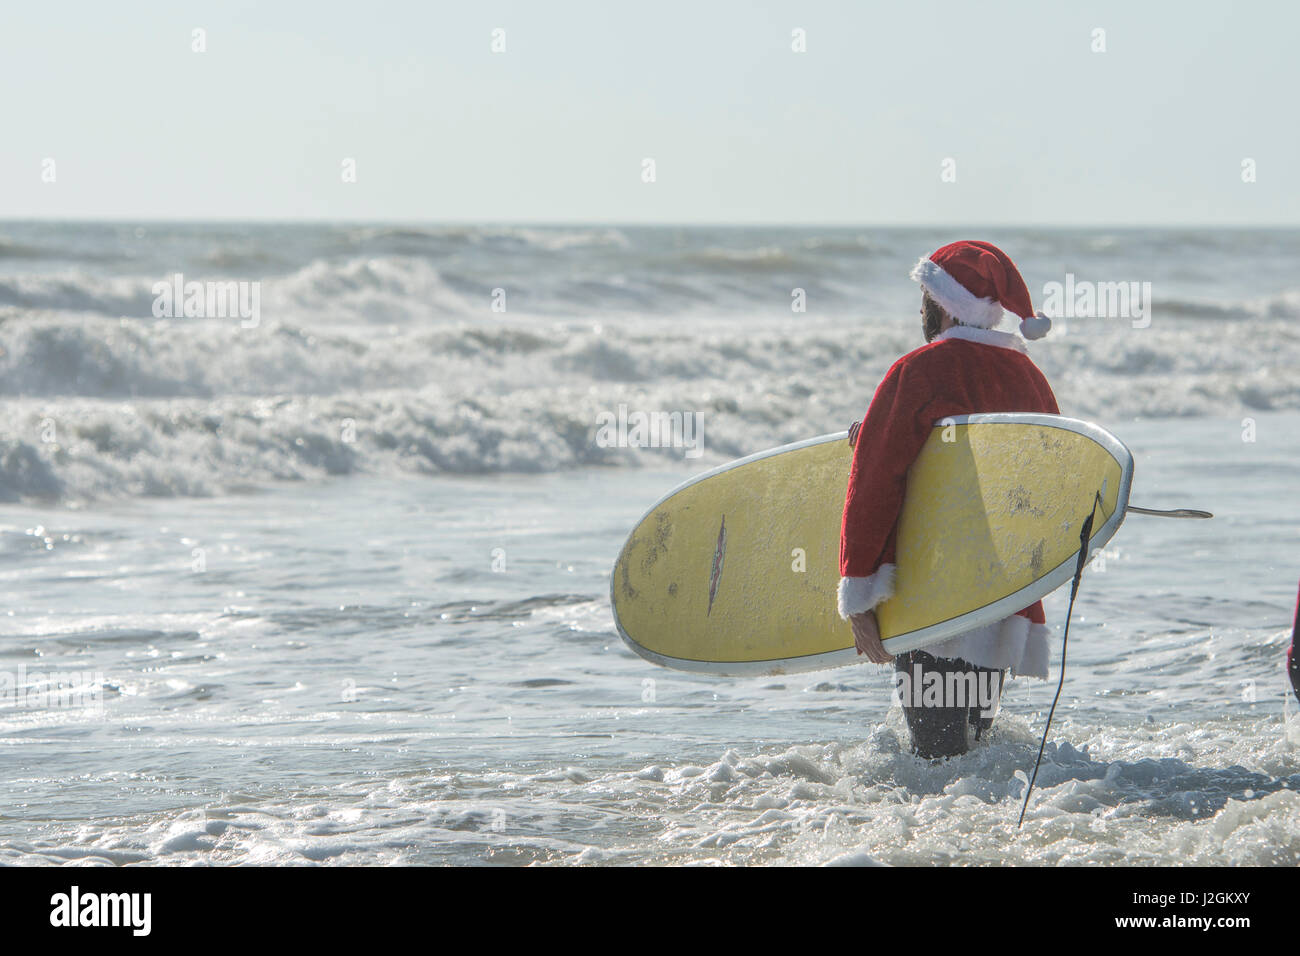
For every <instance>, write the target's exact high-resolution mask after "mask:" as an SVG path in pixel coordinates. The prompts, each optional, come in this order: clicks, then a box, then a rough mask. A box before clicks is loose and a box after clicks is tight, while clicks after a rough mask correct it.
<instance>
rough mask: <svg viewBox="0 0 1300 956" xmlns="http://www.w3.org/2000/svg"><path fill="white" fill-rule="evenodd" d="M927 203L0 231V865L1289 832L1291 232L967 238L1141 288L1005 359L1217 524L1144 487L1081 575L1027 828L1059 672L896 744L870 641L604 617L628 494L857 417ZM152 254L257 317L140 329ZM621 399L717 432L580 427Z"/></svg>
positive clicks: (1279, 850) (852, 847)
mask: <svg viewBox="0 0 1300 956" xmlns="http://www.w3.org/2000/svg"><path fill="white" fill-rule="evenodd" d="M952 238H956V236H953V235H951V234H948V233H945V232H943V231H940V230H868V229H862V230H852V229H837V230H830V229H779V228H770V229H705V228H692V229H685V228H683V229H646V228H642V229H636V228H616V227H604V226H602V227H593V228H576V227H565V228H558V227H557V228H541V227H536V228H534V227H530V228H510V227H499V228H488V227H421V228H414V227H400V228H399V227H385V226H353V225H349V226H338V227H325V226H296V227H287V226H236V225H223V226H215V225H188V226H163V225H156V224H120V225H115V224H97V225H76V224H57V225H49V224H21V223H7V224H3V225H0V407H2V408H3V414H2V415H0V582H3V590H2V591H0V593H2V594H3V604H2V605H0V761H3V765H4V768H5V773H4V774H3V775H0V862H4V863H54V864H58V863H91V864H94V863H100V864H125V863H135V862H150V863H176V864H189V863H196V862H198V863H204V862H210V863H287V864H310V863H325V864H349V863H398V864H419V863H457V864H468V863H502V864H528V863H533V864H572V863H610V864H633V863H640V864H646V863H652V864H653V863H690V864H717V863H722V864H738V863H770V864H780V863H799V864H820V863H884V864H910V863H944V864H948V863H954V864H985V863H988V864H1000V863H1008V862H1012V863H1021V862H1023V863H1036V864H1056V863H1068V864H1096V863H1101V864H1120V863H1123V864H1150V863H1175V864H1178V863H1208V864H1223V865H1240V864H1278V865H1295V864H1296V863H1297V862H1300V795H1298V794H1297V790H1300V749H1297V748H1300V717H1296V716H1295V712H1296V707H1295V706H1294V701H1292V702H1291V708H1290V709H1291V714H1292V718H1293V720H1292V727H1291V730H1290V735H1289V736H1288V728H1287V725H1286V723H1285V706H1286V705H1285V701H1286V698H1285V695H1284V687H1285V678H1284V675H1283V671H1282V661H1283V655H1284V652H1285V646H1286V643H1287V640H1288V639H1289V626H1290V620H1291V614H1292V610H1293V601H1294V595H1295V585H1296V580H1297V578H1298V577H1300V560H1298V559H1297V557H1296V554H1297V547H1296V545H1297V535H1296V529H1297V527H1298V526H1300V524H1298V519H1300V504H1298V503H1297V496H1296V494H1295V490H1296V477H1295V476H1296V475H1297V474H1300V449H1298V448H1297V442H1296V440H1295V439H1296V435H1297V434H1298V433H1300V373H1298V372H1297V371H1296V369H1297V368H1300V364H1298V363H1297V359H1298V358H1300V354H1298V353H1300V338H1298V337H1297V334H1296V331H1295V328H1294V323H1295V320H1296V318H1297V317H1300V280H1297V279H1296V278H1295V273H1294V266H1295V263H1296V262H1297V261H1300V232H1297V231H1259V232H1250V231H1239V232H1235V233H1224V234H1208V233H1204V232H1196V231H1186V230H1126V231H1115V232H1106V231H1103V230H1087V231H1078V230H1074V231H1065V230H1062V231H1042V230H1032V231H1029V230H1022V231H1015V230H1001V231H997V232H995V233H991V234H989V235H988V236H987V238H990V239H991V240H993V241H995V242H997V243H999V244H1000V245H1002V246H1003V248H1005V249H1007V250H1008V251H1009V252H1010V253H1011V254H1012V256H1013V257H1014V258H1015V259H1016V260H1017V262H1018V263H1019V265H1020V266H1021V269H1022V271H1023V272H1024V273H1025V275H1026V278H1027V279H1028V281H1029V284H1030V288H1031V291H1032V292H1033V293H1034V296H1035V299H1036V300H1038V299H1040V298H1041V297H1042V295H1043V284H1044V283H1046V282H1049V281H1064V279H1065V276H1066V275H1067V274H1071V275H1073V276H1074V277H1076V279H1077V280H1079V281H1085V282H1087V281H1092V282H1112V281H1138V282H1150V283H1151V290H1152V298H1151V302H1150V313H1149V323H1146V320H1145V319H1138V320H1133V319H1130V318H1124V317H1110V318H1086V317H1067V318H1065V319H1063V320H1061V321H1058V325H1057V328H1056V330H1054V332H1053V334H1052V335H1051V336H1049V337H1048V338H1047V339H1046V340H1044V341H1043V342H1040V343H1035V344H1032V345H1031V347H1030V348H1031V354H1032V356H1033V357H1034V359H1035V361H1037V362H1038V363H1039V364H1040V366H1041V367H1042V368H1043V369H1044V371H1045V372H1046V373H1047V375H1048V377H1049V379H1050V380H1051V381H1052V383H1053V386H1054V388H1055V389H1056V392H1057V395H1058V398H1059V400H1060V404H1061V406H1062V410H1063V411H1064V412H1065V413H1066V414H1071V415H1075V416H1077V417H1082V418H1088V419H1091V420H1094V421H1097V422H1098V423H1100V424H1102V425H1103V426H1105V427H1107V428H1109V429H1110V430H1112V431H1114V432H1115V433H1116V434H1117V435H1119V436H1120V437H1121V438H1122V439H1123V440H1124V441H1125V442H1126V443H1127V444H1129V446H1130V448H1132V450H1133V452H1134V455H1135V458H1136V472H1135V480H1134V486H1133V502H1134V503H1135V504H1141V505H1147V506H1151V507H1156V508H1172V507H1198V508H1204V509H1208V510H1210V511H1213V512H1215V514H1216V517H1215V519H1214V520H1213V521H1208V522H1194V521H1175V520H1166V519H1158V518H1148V517H1143V516H1137V515H1135V516H1131V517H1130V518H1129V519H1128V520H1127V521H1126V523H1125V525H1124V526H1123V527H1122V528H1121V529H1120V531H1119V533H1118V534H1117V536H1116V537H1115V539H1114V540H1113V542H1112V544H1111V546H1110V547H1109V548H1108V549H1107V553H1106V555H1105V558H1104V562H1098V563H1096V564H1095V565H1094V566H1093V567H1092V568H1090V570H1089V571H1088V572H1087V573H1086V574H1085V578H1084V583H1083V587H1082V589H1081V591H1080V596H1079V600H1078V603H1077V605H1076V607H1075V612H1074V613H1075V616H1074V623H1073V624H1072V626H1071V642H1070V654H1069V668H1068V671H1067V675H1066V682H1065V691H1064V694H1063V696H1062V703H1061V706H1060V708H1058V710H1057V715H1056V719H1055V721H1054V723H1053V727H1052V734H1051V738H1050V741H1049V744H1048V748H1047V754H1046V756H1045V758H1044V765H1043V769H1042V771H1041V772H1040V774H1039V778H1038V783H1037V787H1036V790H1035V795H1034V799H1033V802H1032V804H1031V806H1030V810H1029V813H1028V815H1027V818H1026V822H1025V826H1024V828H1023V829H1022V830H1020V831H1019V832H1017V831H1016V829H1015V819H1016V815H1017V814H1018V812H1019V805H1020V799H1021V797H1022V795H1023V792H1024V787H1025V782H1026V777H1027V774H1028V772H1029V770H1030V769H1031V767H1032V763H1033V758H1034V755H1035V753H1036V751H1037V745H1038V735H1039V733H1040V732H1041V730H1042V725H1043V720H1044V718H1045V715H1046V710H1047V707H1048V706H1049V704H1050V700H1051V693H1052V691H1053V690H1054V682H1053V683H1052V684H1048V683H1044V682H1039V681H1013V682H1011V683H1010V684H1009V686H1008V689H1007V692H1006V695H1005V697H1004V706H1003V711H1002V714H1001V716H1000V717H999V718H998V723H997V726H996V729H995V732H994V734H993V735H992V737H991V739H990V740H989V741H988V742H987V743H985V744H983V745H981V746H979V747H977V748H976V749H975V750H974V751H972V752H971V753H970V754H968V755H967V756H965V757H962V758H958V759H955V760H951V761H946V762H938V763H933V764H931V763H927V762H923V761H919V760H916V759H915V758H913V757H911V756H909V755H908V754H907V753H906V732H905V729H904V727H903V722H902V717H901V713H900V712H899V710H898V709H897V708H896V707H893V706H892V705H891V700H890V697H891V694H890V691H891V688H892V682H891V680H890V675H889V673H888V672H887V671H886V670H884V669H878V668H876V667H874V666H872V665H867V664H864V665H859V666H854V667H846V668H841V669H837V670H831V671H824V672H820V673H814V674H805V675H798V676H796V677H782V678H767V679H757V680H736V679H725V680H711V679H707V678H703V677H700V676H695V675H688V674H684V673H677V672H673V671H668V670H663V669H660V668H656V667H654V666H652V665H650V664H648V663H646V662H644V661H642V660H641V659H640V658H638V657H636V656H635V655H633V654H632V653H631V652H630V651H628V650H627V649H626V648H625V647H624V646H623V644H622V642H621V641H620V639H619V638H618V636H617V634H616V632H615V629H614V626H613V622H612V620H611V617H610V610H609V602H608V573H609V569H610V566H611V565H612V563H613V560H614V558H615V556H616V554H617V552H618V549H619V547H620V546H621V545H622V542H623V540H624V538H625V536H626V534H627V532H628V531H629V530H630V528H631V526H632V524H633V523H634V522H635V521H636V519H637V518H638V517H639V516H640V515H641V514H642V512H643V511H644V510H645V508H646V507H647V506H648V505H649V504H650V503H651V502H653V501H654V500H655V499H656V498H658V497H659V496H661V495H662V494H663V493H665V492H666V491H667V490H669V489H670V488H671V487H673V486H674V485H675V484H677V483H679V482H680V481H682V480H684V479H685V478H686V477H688V476H689V475H690V474H692V473H693V472H696V471H699V470H702V469H703V468H706V467H709V466H711V465H713V464H716V463H718V462H720V461H724V460H726V459H729V458H732V457H737V456H740V455H744V454H748V453H751V452H753V451H757V450H760V449H763V448H767V447H771V446H773V445H777V444H781V443H783V442H787V441H792V440H797V439H799V438H805V437H809V436H812V435H816V434H821V433H825V432H830V431H836V430H840V429H842V428H844V427H846V426H847V425H848V424H849V422H851V421H853V420H855V419H856V418H859V417H860V416H861V414H862V412H863V410H864V409H865V407H866V404H867V402H868V401H869V399H870V396H871V392H872V389H873V388H874V386H875V384H876V382H877V381H878V380H879V378H880V376H881V375H882V374H883V372H884V370H885V369H886V368H887V367H888V365H889V364H890V363H891V362H892V361H893V360H894V359H895V358H896V357H897V356H898V355H900V354H902V353H903V352H904V351H906V350H908V349H910V348H913V347H915V346H916V345H917V344H919V343H920V335H919V328H918V318H917V316H916V314H915V313H916V308H917V302H916V299H917V295H916V290H915V286H914V285H912V283H910V282H909V281H908V280H907V271H908V269H909V268H910V266H911V264H912V262H913V261H915V259H916V258H917V257H918V256H919V255H921V254H923V253H925V252H928V251H930V250H931V249H933V248H934V247H935V246H937V245H939V244H941V243H942V242H944V241H948V240H950V239H952ZM178 272H179V273H183V274H184V276H185V278H186V279H187V280H199V281H218V280H234V281H247V282H257V283H260V286H259V288H260V302H261V314H260V317H259V320H258V322H257V323H256V324H255V325H253V326H252V327H248V326H247V325H246V324H245V323H241V322H240V321H239V319H238V318H233V319H232V318H155V317H154V316H153V314H152V302H153V299H154V293H153V287H154V284H155V283H157V282H160V281H169V280H170V277H171V276H172V275H173V274H175V273H178ZM795 288H800V289H803V290H805V292H806V295H807V303H808V309H807V312H803V313H794V312H792V311H791V306H790V303H791V290H792V289H795ZM493 290H502V291H501V292H500V293H494V292H493ZM503 300H504V304H505V310H504V311H493V303H494V301H495V302H497V303H498V306H499V305H500V303H501V302H502V301H503ZM1135 326H1136V327H1135ZM619 404H627V405H628V406H629V407H630V408H633V409H641V410H665V411H673V410H679V411H692V412H696V413H699V414H701V415H702V420H703V423H704V434H703V437H704V454H703V455H702V456H701V457H700V458H698V459H687V458H685V456H684V455H683V452H682V449H679V448H678V449H675V448H658V449H633V448H605V447H600V446H599V445H598V444H597V443H596V442H595V441H594V440H593V436H594V432H595V427H596V422H597V416H598V415H600V414H601V413H602V412H610V411H613V410H615V409H616V408H617V407H618V405H619ZM1046 605H1047V611H1048V618H1049V622H1050V623H1052V624H1053V625H1055V626H1056V640H1057V641H1058V642H1059V639H1060V625H1061V623H1062V620H1063V617H1064V614H1065V595H1064V594H1063V593H1059V592H1058V593H1057V594H1055V595H1053V596H1052V597H1051V598H1049V599H1048V601H1047V602H1046ZM1057 663H1059V652H1055V653H1054V670H1053V677H1055V665H1056V664H1057ZM60 684H62V685H64V687H63V690H62V691H60V690H59V685H60ZM69 686H72V687H75V688H76V689H77V690H78V692H79V693H76V694H69V693H68V687H69Z"/></svg>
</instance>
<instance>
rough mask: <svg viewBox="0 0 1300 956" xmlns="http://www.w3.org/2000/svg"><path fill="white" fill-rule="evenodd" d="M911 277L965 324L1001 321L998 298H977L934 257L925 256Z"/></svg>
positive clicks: (983, 325) (978, 325) (983, 326)
mask: <svg viewBox="0 0 1300 956" xmlns="http://www.w3.org/2000/svg"><path fill="white" fill-rule="evenodd" d="M912 278H913V279H915V280H916V281H917V282H919V283H920V284H921V288H922V289H924V290H925V291H926V292H928V293H930V297H931V298H933V299H934V300H935V301H936V302H938V303H939V304H940V305H941V306H943V308H944V311H945V312H947V313H948V314H949V315H951V316H952V317H953V318H954V319H956V320H957V321H958V322H961V323H962V324H963V325H973V326H975V327H976V328H980V329H991V328H993V326H995V325H997V324H998V323H999V322H1001V321H1002V313H1003V312H1004V311H1005V310H1004V309H1003V308H1002V303H1000V302H998V301H997V300H996V299H977V298H975V295H974V293H972V292H971V291H970V289H968V288H966V287H965V286H964V285H962V284H961V283H960V282H958V281H957V280H956V279H954V278H953V277H952V276H950V275H949V274H948V273H947V272H945V271H944V269H943V267H942V266H939V265H936V264H935V262H934V261H933V260H931V259H922V260H921V261H920V262H918V263H917V264H916V266H915V267H914V268H913V269H912Z"/></svg>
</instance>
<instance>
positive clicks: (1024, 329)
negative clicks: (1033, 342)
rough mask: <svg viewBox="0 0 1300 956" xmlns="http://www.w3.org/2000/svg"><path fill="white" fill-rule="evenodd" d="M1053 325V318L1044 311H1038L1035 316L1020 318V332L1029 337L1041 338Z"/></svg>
mask: <svg viewBox="0 0 1300 956" xmlns="http://www.w3.org/2000/svg"><path fill="white" fill-rule="evenodd" d="M1051 327H1052V320H1051V319H1049V318H1048V317H1047V316H1045V315H1043V313H1042V312H1038V313H1036V314H1035V315H1034V316H1033V318H1029V319H1021V320H1020V334H1021V335H1023V336H1024V337H1025V338H1027V339H1041V338H1042V337H1043V336H1044V335H1046V334H1047V332H1048V330H1049V329H1050V328H1051Z"/></svg>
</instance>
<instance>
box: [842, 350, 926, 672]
mask: <svg viewBox="0 0 1300 956" xmlns="http://www.w3.org/2000/svg"><path fill="white" fill-rule="evenodd" d="M933 398H934V396H933V394H932V390H931V388H930V386H929V383H928V382H926V381H925V377H924V376H922V375H920V374H919V373H918V371H917V369H916V368H915V366H914V363H913V362H912V361H909V359H908V358H907V357H905V358H903V359H901V360H900V361H898V362H896V363H895V364H894V366H893V367H892V368H891V369H890V370H889V372H888V374H886V375H885V378H884V380H883V381H882V382H881V383H880V386H879V387H878V388H877V389H876V394H875V396H874V397H873V398H872V400H871V407H870V408H868V409H867V415H866V418H864V419H863V421H862V427H861V429H860V430H859V432H858V434H857V441H856V442H855V443H854V449H853V465H852V467H851V469H850V471H849V485H848V490H847V492H846V494H845V497H844V515H843V520H842V523H841V529H840V575H841V577H840V587H839V602H838V603H839V613H840V616H841V617H842V618H844V619H846V620H850V619H852V618H853V616H854V615H859V614H865V613H866V612H869V611H871V610H872V609H874V608H875V607H876V605H878V604H880V603H881V602H882V601H884V600H886V599H887V598H889V597H892V596H893V593H894V547H895V537H896V530H897V524H898V515H899V513H900V512H901V511H902V507H903V496H904V493H905V492H906V490H907V471H908V469H909V468H910V467H911V465H912V462H913V461H914V460H915V459H916V456H917V454H919V453H920V451H921V446H922V445H924V444H925V441H926V439H927V438H929V436H930V430H931V425H932V418H931V416H930V415H929V411H930V405H931V403H932V400H933ZM872 623H873V624H874V621H873V622H872ZM854 629H855V632H856V631H857V630H858V626H857V624H856V623H855V628H854ZM877 640H878V638H877ZM868 656H871V655H868Z"/></svg>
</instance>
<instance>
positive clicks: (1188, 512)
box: [1124, 505, 1214, 518]
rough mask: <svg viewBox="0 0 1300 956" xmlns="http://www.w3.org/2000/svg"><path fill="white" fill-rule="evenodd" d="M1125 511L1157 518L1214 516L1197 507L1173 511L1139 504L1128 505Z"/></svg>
mask: <svg viewBox="0 0 1300 956" xmlns="http://www.w3.org/2000/svg"><path fill="white" fill-rule="evenodd" d="M1124 510H1125V511H1131V512H1133V513H1134V514H1136V515H1155V517H1157V518H1213V517H1214V515H1212V514H1210V512H1208V511H1198V510H1197V509H1195V508H1174V509H1173V510H1171V511H1160V510H1158V509H1156V508H1139V507H1138V506H1137V505H1127V506H1126V507H1125V508H1124Z"/></svg>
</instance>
